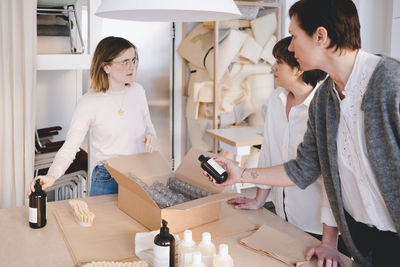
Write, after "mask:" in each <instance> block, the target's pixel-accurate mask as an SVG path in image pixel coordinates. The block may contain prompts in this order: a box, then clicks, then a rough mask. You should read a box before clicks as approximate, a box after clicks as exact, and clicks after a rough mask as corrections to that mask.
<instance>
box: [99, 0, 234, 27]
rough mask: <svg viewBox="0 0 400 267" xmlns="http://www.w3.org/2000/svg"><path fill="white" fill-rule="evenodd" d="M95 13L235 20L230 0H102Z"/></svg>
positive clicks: (112, 16)
mask: <svg viewBox="0 0 400 267" xmlns="http://www.w3.org/2000/svg"><path fill="white" fill-rule="evenodd" d="M96 15H97V16H99V17H103V18H110V19H123V20H135V21H166V22H190V21H193V22H194V21H219V20H232V19H238V18H239V17H240V16H241V14H240V11H239V9H238V8H237V6H236V4H235V3H234V2H233V0H102V1H101V5H100V7H99V8H98V10H97V12H96Z"/></svg>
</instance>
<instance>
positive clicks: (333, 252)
mask: <svg viewBox="0 0 400 267" xmlns="http://www.w3.org/2000/svg"><path fill="white" fill-rule="evenodd" d="M314 255H315V256H317V257H318V262H317V266H318V267H322V266H326V267H337V266H340V267H344V264H343V261H342V259H341V258H340V253H339V251H338V250H337V249H336V248H335V247H333V246H329V245H327V244H323V243H321V244H320V245H319V246H318V247H314V248H311V249H309V250H308V252H307V254H306V260H308V261H309V260H311V258H312V257H313V256H314Z"/></svg>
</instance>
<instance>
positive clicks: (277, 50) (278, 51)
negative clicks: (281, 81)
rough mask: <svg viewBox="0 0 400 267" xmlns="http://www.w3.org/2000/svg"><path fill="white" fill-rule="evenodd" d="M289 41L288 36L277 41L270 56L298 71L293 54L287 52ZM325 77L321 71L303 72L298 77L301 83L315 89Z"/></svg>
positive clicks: (290, 38)
mask: <svg viewBox="0 0 400 267" xmlns="http://www.w3.org/2000/svg"><path fill="white" fill-rule="evenodd" d="M291 41H292V37H290V36H289V37H285V38H283V39H281V40H279V41H278V42H277V43H276V44H275V46H274V48H273V49H272V55H273V56H274V57H275V58H276V60H280V61H283V62H285V63H286V64H288V65H289V66H290V67H291V68H298V69H300V64H299V62H297V60H296V58H295V57H294V53H293V52H290V51H289V50H288V47H289V45H290V42H291ZM325 76H326V73H325V72H324V71H322V70H309V71H304V72H303V74H302V75H301V76H300V77H301V79H302V80H303V82H305V83H306V84H309V85H311V86H312V87H315V86H316V85H317V83H318V82H319V81H321V80H323V79H324V78H325Z"/></svg>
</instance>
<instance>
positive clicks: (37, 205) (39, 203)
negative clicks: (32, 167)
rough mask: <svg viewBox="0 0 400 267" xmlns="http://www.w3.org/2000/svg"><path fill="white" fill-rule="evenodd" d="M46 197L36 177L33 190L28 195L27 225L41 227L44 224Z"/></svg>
mask: <svg viewBox="0 0 400 267" xmlns="http://www.w3.org/2000/svg"><path fill="white" fill-rule="evenodd" d="M46 197H47V195H46V192H44V191H43V190H42V186H41V184H40V179H37V180H36V182H35V192H32V193H31V195H30V197H29V226H30V227H32V228H35V229H36V228H42V227H43V226H45V225H46Z"/></svg>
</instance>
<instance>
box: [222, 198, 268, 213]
mask: <svg viewBox="0 0 400 267" xmlns="http://www.w3.org/2000/svg"><path fill="white" fill-rule="evenodd" d="M227 203H228V204H231V205H234V206H235V209H240V210H257V209H259V208H261V207H262V206H263V205H264V203H265V202H264V203H259V202H258V201H257V199H255V198H248V197H236V198H231V199H229V200H228V201H227Z"/></svg>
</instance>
